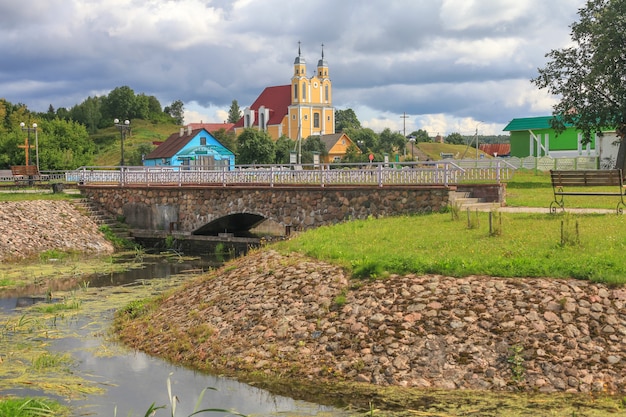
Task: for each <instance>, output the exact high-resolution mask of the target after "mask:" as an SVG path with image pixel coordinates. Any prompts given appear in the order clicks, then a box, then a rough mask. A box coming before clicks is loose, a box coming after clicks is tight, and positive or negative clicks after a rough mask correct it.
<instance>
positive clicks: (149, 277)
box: [0, 260, 346, 417]
mask: <svg viewBox="0 0 626 417" xmlns="http://www.w3.org/2000/svg"><path fill="white" fill-rule="evenodd" d="M207 265H210V263H208V264H207V263H206V262H202V263H200V264H197V263H189V262H182V263H181V262H163V261H154V260H153V261H151V262H147V263H145V264H144V265H143V266H144V267H143V268H141V269H132V270H130V271H126V272H122V273H113V274H108V275H99V276H93V277H90V278H89V281H83V282H81V283H79V284H78V285H77V286H76V287H75V288H73V289H71V290H69V291H67V292H59V293H53V294H21V295H19V296H15V295H12V296H11V297H10V298H0V320H2V322H3V323H9V321H10V320H13V322H14V323H16V322H19V323H20V325H21V324H22V322H24V323H37V325H34V324H33V325H31V326H30V327H28V326H26V325H24V327H23V329H24V331H17V330H15V329H18V328H20V329H21V328H22V327H20V326H18V325H15V324H12V325H11V327H10V328H9V325H5V329H4V331H3V332H2V335H3V341H4V343H6V344H8V346H16V345H22V344H26V346H27V349H29V350H30V352H31V353H30V355H31V356H36V355H40V356H41V355H42V354H41V353H35V352H38V349H42V346H43V347H45V350H46V351H48V352H50V355H53V356H54V355H56V356H61V355H67V356H69V357H71V364H70V365H68V366H67V367H66V369H65V368H61V369H62V370H61V371H59V370H55V371H54V372H53V373H54V374H55V375H46V376H43V375H40V374H43V373H45V372H43V371H41V370H40V371H39V374H37V373H35V372H34V371H33V370H32V366H31V367H26V370H25V371H23V374H20V376H19V377H18V376H16V375H15V374H12V373H11V372H10V371H8V373H9V376H8V377H9V381H10V379H11V378H13V379H14V381H15V383H14V384H10V383H7V382H8V381H7V379H6V378H3V379H4V380H5V384H4V385H1V386H0V396H3V395H19V396H37V397H40V396H45V397H50V398H54V399H56V400H58V401H59V402H61V403H63V404H66V405H69V406H70V407H71V408H72V410H73V414H74V416H76V417H78V416H102V417H114V416H127V417H133V416H143V415H144V414H145V413H146V411H147V410H148V408H149V407H150V405H151V404H153V403H154V405H156V406H162V405H166V406H167V409H162V410H158V411H157V413H156V416H172V407H171V401H170V398H169V394H168V383H169V384H170V386H171V393H172V396H175V397H176V399H177V401H176V414H175V417H186V416H189V415H190V414H192V413H193V412H194V409H195V408H196V407H197V403H198V400H199V399H201V401H200V405H199V407H200V408H201V409H204V408H220V409H226V410H235V411H236V412H238V413H242V414H246V415H250V416H277V415H280V416H290V415H293V416H296V415H297V416H340V415H346V413H345V412H344V411H342V410H338V409H335V408H332V407H327V406H322V405H318V404H313V403H308V402H304V401H296V400H293V399H290V398H287V397H282V396H277V395H273V394H271V393H269V392H267V391H264V390H261V389H258V388H255V387H253V386H250V385H247V384H242V383H239V382H237V381H235V380H232V379H228V378H223V377H219V376H212V375H207V374H203V373H200V372H196V371H194V370H191V369H186V368H183V367H180V366H176V365H173V364H170V363H168V362H165V361H163V360H161V359H159V358H155V357H150V356H147V355H145V354H143V353H141V352H136V351H132V350H129V349H126V348H125V347H123V346H120V345H119V344H117V343H115V342H114V341H112V340H111V338H110V337H108V336H107V331H108V329H109V327H110V324H111V320H112V318H113V315H114V311H115V310H116V309H117V308H120V307H122V306H123V305H124V303H127V302H128V300H132V299H136V298H143V297H145V296H146V294H155V293H158V292H160V291H162V290H163V289H164V288H167V287H169V286H171V285H172V284H174V283H175V282H182V280H184V279H185V276H186V274H187V275H188V274H189V271H196V272H197V271H198V270H204V269H205V268H206V267H207ZM157 283H158V284H157ZM0 296H1V293H0ZM70 299H71V300H75V301H72V302H73V303H76V304H79V305H80V307H79V308H78V309H77V310H76V312H72V311H65V310H63V311H59V312H54V313H48V314H47V315H44V316H41V314H42V313H35V312H34V311H33V306H37V307H41V306H42V305H43V306H48V305H50V304H52V303H54V302H57V303H63V302H65V303H66V304H68V303H69V302H68V300H70ZM39 310H41V309H39ZM31 314H32V315H34V316H36V317H37V318H36V319H33V320H32V321H29V320H28V319H25V318H28V317H30V315H31ZM17 318H19V319H17ZM33 329H36V330H33ZM11 338H15V340H11ZM0 348H2V346H0ZM28 355H29V354H28V353H27V354H25V356H22V357H19V359H18V356H19V355H17V356H15V357H14V356H12V355H11V354H10V353H7V354H6V355H5V356H4V357H3V356H2V355H0V360H4V363H5V364H6V365H9V364H10V363H11V361H26V360H28V359H27V358H28ZM24 358H26V359H24ZM31 360H32V361H33V362H34V359H31ZM7 368H8V366H7ZM55 369H56V368H55ZM20 372H21V371H20ZM64 372H67V373H69V375H71V378H68V376H64V375H63V373H64ZM48 373H49V371H48ZM31 374H32V375H31ZM24 375H26V376H27V377H26V378H24ZM5 377H6V374H5ZM46 378H47V379H46ZM42 379H43V381H44V382H42ZM65 379H69V380H71V381H72V382H69V381H68V382H64V381H65ZM76 379H78V382H74V381H75V380H76ZM71 387H75V388H71ZM88 388H89V389H88ZM94 391H95V392H94ZM207 415H213V416H226V415H231V414H230V413H220V412H212V413H208V414H207Z"/></svg>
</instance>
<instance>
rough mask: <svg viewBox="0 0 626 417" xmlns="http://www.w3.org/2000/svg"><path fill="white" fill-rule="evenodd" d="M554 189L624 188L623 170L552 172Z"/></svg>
mask: <svg viewBox="0 0 626 417" xmlns="http://www.w3.org/2000/svg"><path fill="white" fill-rule="evenodd" d="M550 177H551V179H552V186H553V187H567V186H572V187H584V186H589V187H591V186H603V185H617V186H620V187H621V186H623V180H622V170H621V169H598V170H592V169H590V170H578V171H550Z"/></svg>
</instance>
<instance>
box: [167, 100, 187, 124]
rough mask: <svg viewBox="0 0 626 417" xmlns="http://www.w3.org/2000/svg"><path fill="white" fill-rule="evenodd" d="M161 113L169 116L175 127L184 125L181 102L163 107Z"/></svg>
mask: <svg viewBox="0 0 626 417" xmlns="http://www.w3.org/2000/svg"><path fill="white" fill-rule="evenodd" d="M163 111H164V112H165V113H167V114H169V115H170V116H171V117H172V118H173V119H174V122H175V123H176V124H177V125H183V124H184V123H185V118H184V115H185V106H184V104H183V102H182V101H180V100H176V101H173V102H172V104H170V105H169V106H167V107H165V109H163Z"/></svg>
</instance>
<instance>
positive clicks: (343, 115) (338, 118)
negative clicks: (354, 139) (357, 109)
mask: <svg viewBox="0 0 626 417" xmlns="http://www.w3.org/2000/svg"><path fill="white" fill-rule="evenodd" d="M360 128H361V122H359V119H358V118H357V117H356V113H354V110H352V109H346V110H335V133H340V132H345V131H347V130H349V129H360Z"/></svg>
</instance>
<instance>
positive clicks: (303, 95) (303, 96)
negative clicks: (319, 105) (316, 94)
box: [302, 83, 306, 100]
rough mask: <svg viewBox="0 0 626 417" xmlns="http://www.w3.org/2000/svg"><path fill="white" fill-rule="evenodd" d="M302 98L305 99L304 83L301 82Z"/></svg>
mask: <svg viewBox="0 0 626 417" xmlns="http://www.w3.org/2000/svg"><path fill="white" fill-rule="evenodd" d="M302 100H306V83H302Z"/></svg>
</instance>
